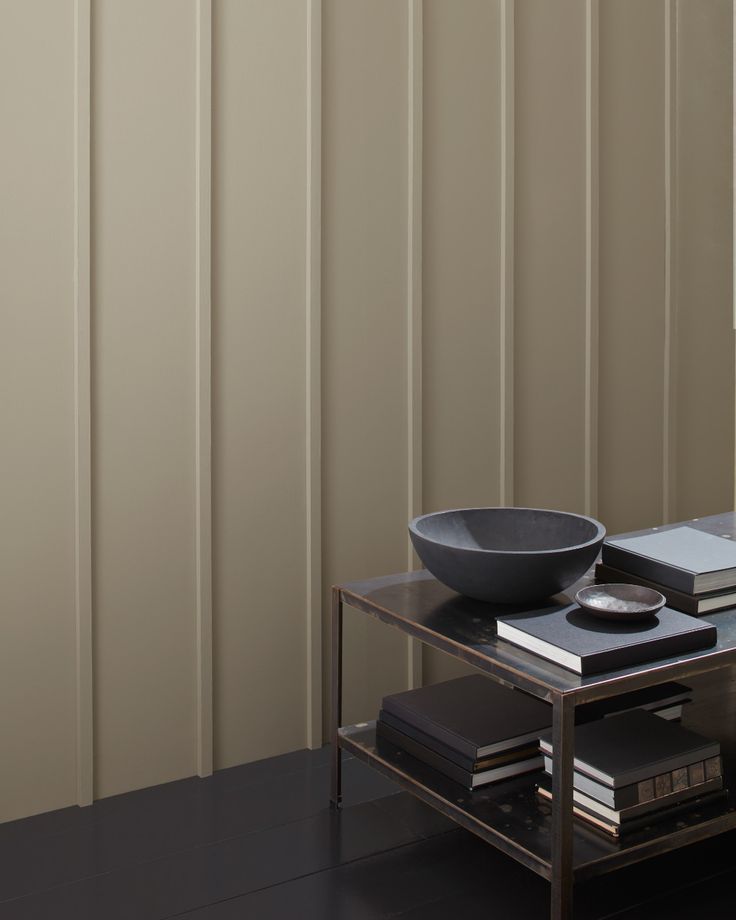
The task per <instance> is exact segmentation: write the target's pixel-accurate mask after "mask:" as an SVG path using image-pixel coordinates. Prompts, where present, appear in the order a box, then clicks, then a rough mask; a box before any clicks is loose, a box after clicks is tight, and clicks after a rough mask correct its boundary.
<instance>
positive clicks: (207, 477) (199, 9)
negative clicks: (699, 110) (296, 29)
mask: <svg viewBox="0 0 736 920" xmlns="http://www.w3.org/2000/svg"><path fill="white" fill-rule="evenodd" d="M196 15H197V25H196V28H197V33H196V42H197V46H196V88H195V92H196V128H195V144H196V147H195V169H196V176H195V182H196V205H195V206H196V217H195V246H196V254H195V272H196V288H195V297H196V300H195V356H194V362H195V440H196V510H195V515H196V517H195V526H196V537H195V539H196V562H195V565H196V576H197V637H196V642H197V773H198V774H199V776H208V775H209V774H210V773H212V760H213V735H212V705H213V701H212V302H211V293H212V251H211V243H212V239H211V237H212V0H196Z"/></svg>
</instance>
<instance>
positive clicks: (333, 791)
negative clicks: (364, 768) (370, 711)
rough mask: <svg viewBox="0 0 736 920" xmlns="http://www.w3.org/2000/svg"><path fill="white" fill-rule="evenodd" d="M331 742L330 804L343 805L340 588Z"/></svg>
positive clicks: (335, 597)
mask: <svg viewBox="0 0 736 920" xmlns="http://www.w3.org/2000/svg"><path fill="white" fill-rule="evenodd" d="M330 694H331V706H330V744H331V745H332V760H331V765H332V771H331V778H330V804H331V805H332V807H333V808H340V806H341V805H342V752H341V751H340V746H339V744H338V737H337V730H338V728H340V723H341V722H342V596H341V594H340V589H339V588H333V589H332V673H331V678H330Z"/></svg>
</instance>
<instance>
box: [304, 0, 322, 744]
mask: <svg viewBox="0 0 736 920" xmlns="http://www.w3.org/2000/svg"><path fill="white" fill-rule="evenodd" d="M306 214H307V226H306V246H307V257H306V272H307V275H306V399H307V403H306V413H307V425H306V432H307V435H306V436H307V445H306V501H307V514H306V552H307V566H306V577H307V586H306V589H307V598H306V600H307V603H306V611H307V712H306V719H307V746H308V747H310V748H317V747H320V746H321V744H322V450H321V444H322V355H321V342H322V271H321V268H322V0H308V4H307V210H306Z"/></svg>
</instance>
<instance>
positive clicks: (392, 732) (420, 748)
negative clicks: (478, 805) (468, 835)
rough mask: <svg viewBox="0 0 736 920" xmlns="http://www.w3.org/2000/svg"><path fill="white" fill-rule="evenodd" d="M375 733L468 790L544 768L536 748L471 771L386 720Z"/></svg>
mask: <svg viewBox="0 0 736 920" xmlns="http://www.w3.org/2000/svg"><path fill="white" fill-rule="evenodd" d="M376 736H377V737H378V738H385V739H386V740H387V741H389V742H390V743H391V744H394V745H396V747H398V748H401V749H402V750H403V751H406V753H407V754H409V755H410V756H412V757H415V758H416V759H417V760H421V761H422V763H425V764H427V766H430V767H432V768H433V769H435V770H438V771H439V772H440V773H443V774H444V775H445V776H447V777H449V778H450V779H453V780H455V782H456V783H460V784H461V785H463V786H465V788H466V789H477V788H478V787H479V786H486V785H488V783H493V782H498V781H499V780H502V779H509V778H510V777H513V776H521V775H522V774H524V773H531V772H533V771H535V770H539V769H541V766H542V757H541V756H540V754H539V752H538V751H537V752H536V754H535V755H534V756H532V757H528V756H527V757H525V758H523V759H522V760H519V759H516V760H513V761H512V762H511V763H506V764H501V765H499V766H497V767H493V768H491V769H490V770H482V771H481V772H479V773H472V772H470V771H469V770H463V769H462V767H459V766H458V765H457V764H456V763H453V761H451V760H448V759H447V758H446V757H442V755H441V754H438V753H437V752H436V751H433V750H432V748H428V747H426V746H425V745H423V744H420V743H419V742H418V741H415V740H414V739H413V738H410V737H409V736H408V735H404V734H403V733H402V732H400V731H397V730H396V729H395V728H393V727H392V726H391V725H388V724H386V723H385V722H380V721H379V722H376Z"/></svg>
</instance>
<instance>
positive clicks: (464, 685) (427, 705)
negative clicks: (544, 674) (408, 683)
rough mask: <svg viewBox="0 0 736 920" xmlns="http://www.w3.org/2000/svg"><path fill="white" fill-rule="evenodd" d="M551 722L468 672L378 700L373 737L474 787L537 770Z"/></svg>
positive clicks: (534, 703) (531, 702)
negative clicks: (543, 738)
mask: <svg viewBox="0 0 736 920" xmlns="http://www.w3.org/2000/svg"><path fill="white" fill-rule="evenodd" d="M551 724H552V708H551V706H550V705H549V704H548V703H545V702H543V701H541V700H538V699H536V698H535V697H532V696H528V695H527V694H525V693H522V692H521V691H519V690H511V689H509V688H508V687H505V686H503V685H501V684H499V683H497V682H496V681H493V680H491V679H490V678H487V677H484V676H483V675H481V674H472V675H469V676H468V677H459V678H456V679H454V680H449V681H443V682H442V683H439V684H431V685H429V686H427V687H420V688H418V689H416V690H405V691H402V692H401V693H394V694H391V695H390V696H386V697H384V699H383V704H382V709H381V712H380V714H379V718H378V720H377V722H376V735H377V737H378V738H379V739H381V738H382V739H385V740H386V741H388V742H390V743H391V744H394V745H395V746H396V747H398V748H401V749H402V750H404V751H406V753H407V754H409V755H410V756H411V757H414V758H416V759H417V760H420V761H422V762H423V763H425V764H427V765H428V766H430V767H432V768H433V769H435V770H438V771H439V772H441V773H443V774H444V775H445V776H448V777H449V778H450V779H453V780H455V781H456V782H458V783H461V784H462V785H463V786H465V787H466V788H468V789H476V788H478V787H479V786H483V785H486V784H488V783H492V782H497V781H499V780H502V779H508V778H510V777H513V776H520V775H522V774H524V773H529V772H531V771H534V770H539V769H541V767H542V756H541V754H540V753H539V737H540V735H541V734H542V733H543V732H545V731H546V730H547V729H548V728H549V727H550V726H551Z"/></svg>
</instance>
